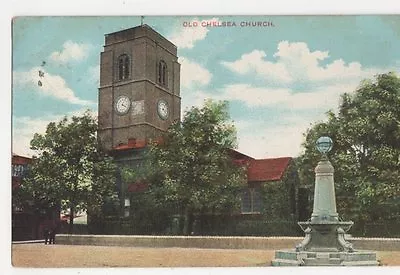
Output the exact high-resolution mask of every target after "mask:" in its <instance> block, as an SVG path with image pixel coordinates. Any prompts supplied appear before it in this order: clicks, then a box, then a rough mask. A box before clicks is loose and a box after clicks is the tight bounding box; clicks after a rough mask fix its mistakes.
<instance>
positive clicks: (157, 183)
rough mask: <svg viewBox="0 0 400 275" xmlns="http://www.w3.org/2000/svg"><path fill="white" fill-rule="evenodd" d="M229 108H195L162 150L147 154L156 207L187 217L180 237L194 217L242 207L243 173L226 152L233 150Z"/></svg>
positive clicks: (212, 105) (177, 125) (174, 128)
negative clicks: (199, 214) (240, 193)
mask: <svg viewBox="0 0 400 275" xmlns="http://www.w3.org/2000/svg"><path fill="white" fill-rule="evenodd" d="M228 120H229V116H228V111H227V103H226V102H219V103H215V102H212V101H208V102H206V103H205V105H204V107H203V108H196V107H193V108H192V109H190V110H189V111H188V112H186V113H185V116H184V119H183V121H182V122H181V123H175V124H174V125H172V126H171V127H170V128H169V130H168V132H167V134H166V136H165V140H164V143H163V144H158V145H153V146H151V148H150V150H149V154H148V160H149V163H148V165H149V167H151V168H152V169H148V172H149V175H148V181H149V182H150V183H151V185H150V190H149V192H150V193H151V194H152V196H153V198H154V202H155V204H156V205H158V206H159V207H163V208H169V209H172V211H174V212H175V213H178V214H181V215H183V216H185V226H184V230H183V231H184V234H188V233H190V232H191V230H192V228H191V227H192V223H193V214H194V213H222V212H224V213H229V212H232V211H235V210H238V209H239V207H240V200H239V192H240V188H241V186H242V184H243V182H245V179H244V173H243V169H241V168H239V167H238V166H236V165H234V164H233V162H232V159H231V157H230V155H229V152H230V151H229V150H230V149H232V148H235V146H236V131H235V127H234V126H233V125H232V124H231V123H228Z"/></svg>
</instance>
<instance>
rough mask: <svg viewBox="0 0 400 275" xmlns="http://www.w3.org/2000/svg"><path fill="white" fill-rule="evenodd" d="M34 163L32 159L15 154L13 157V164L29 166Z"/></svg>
mask: <svg viewBox="0 0 400 275" xmlns="http://www.w3.org/2000/svg"><path fill="white" fill-rule="evenodd" d="M31 162H32V158H28V157H23V156H19V155H16V154H14V153H13V155H12V161H11V163H12V164H28V163H31Z"/></svg>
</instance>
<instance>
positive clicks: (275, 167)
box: [247, 157, 292, 182]
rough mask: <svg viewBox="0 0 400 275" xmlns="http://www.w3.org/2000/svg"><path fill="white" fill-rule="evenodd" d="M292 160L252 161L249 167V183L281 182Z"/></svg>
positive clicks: (286, 158)
mask: <svg viewBox="0 0 400 275" xmlns="http://www.w3.org/2000/svg"><path fill="white" fill-rule="evenodd" d="M291 159H292V158H290V157H281V158H270V159H252V160H250V161H249V163H248V166H247V181H248V182H252V181H253V182H254V181H278V180H281V179H282V177H283V175H284V174H285V171H286V169H287V167H288V166H289V163H290V161H291Z"/></svg>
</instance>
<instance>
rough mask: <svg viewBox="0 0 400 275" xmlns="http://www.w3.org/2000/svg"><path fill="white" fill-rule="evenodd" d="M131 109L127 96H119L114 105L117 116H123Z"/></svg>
mask: <svg viewBox="0 0 400 275" xmlns="http://www.w3.org/2000/svg"><path fill="white" fill-rule="evenodd" d="M130 107H131V101H130V100H129V98H128V97H127V96H120V97H118V99H117V102H116V103H115V110H116V111H117V113H118V114H120V115H124V114H126V113H127V112H128V111H129V108H130Z"/></svg>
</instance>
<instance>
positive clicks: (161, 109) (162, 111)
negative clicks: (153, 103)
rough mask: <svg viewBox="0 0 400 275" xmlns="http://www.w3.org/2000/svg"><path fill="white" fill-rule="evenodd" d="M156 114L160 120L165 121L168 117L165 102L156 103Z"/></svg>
mask: <svg viewBox="0 0 400 275" xmlns="http://www.w3.org/2000/svg"><path fill="white" fill-rule="evenodd" d="M157 112H158V115H159V116H160V118H161V119H167V118H168V115H169V110H168V103H167V102H166V101H165V100H162V99H161V100H159V101H158V103H157Z"/></svg>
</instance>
